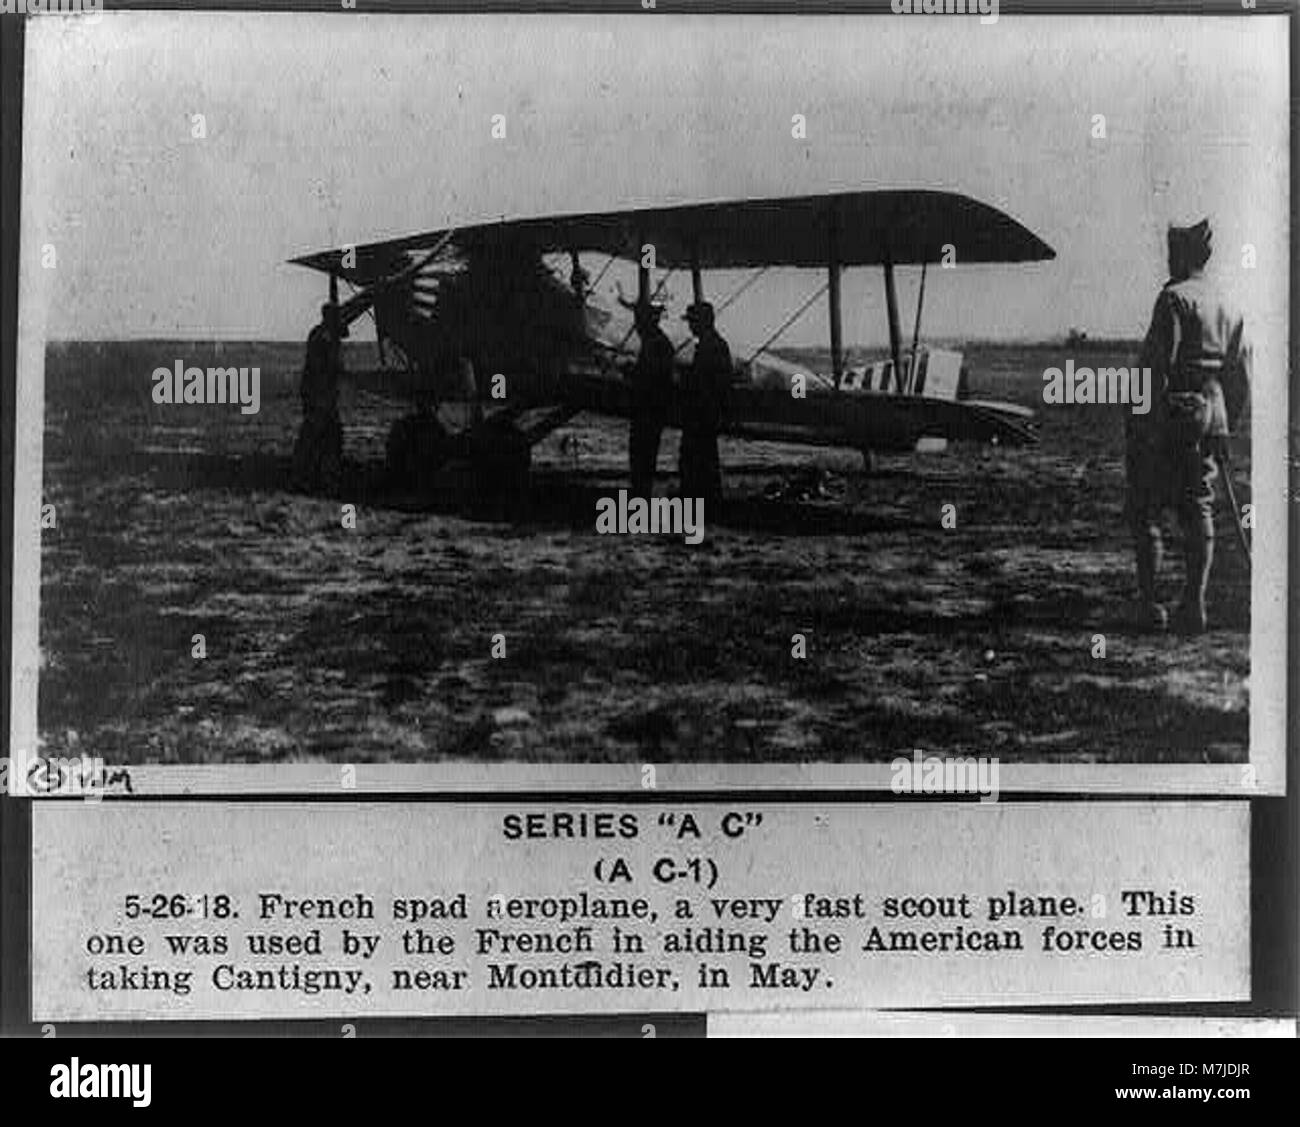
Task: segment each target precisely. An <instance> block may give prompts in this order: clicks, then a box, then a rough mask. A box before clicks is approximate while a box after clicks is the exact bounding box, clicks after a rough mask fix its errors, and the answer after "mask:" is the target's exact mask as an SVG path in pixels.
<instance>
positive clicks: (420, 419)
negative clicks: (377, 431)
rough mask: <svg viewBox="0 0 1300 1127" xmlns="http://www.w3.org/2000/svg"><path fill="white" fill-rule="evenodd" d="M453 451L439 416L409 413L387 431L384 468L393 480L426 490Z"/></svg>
mask: <svg viewBox="0 0 1300 1127" xmlns="http://www.w3.org/2000/svg"><path fill="white" fill-rule="evenodd" d="M451 453H452V438H451V436H450V435H449V434H448V433H447V429H446V428H445V427H444V426H443V425H442V423H441V422H439V421H438V417H437V415H434V414H432V413H430V412H422V413H420V414H417V415H406V416H404V417H403V418H400V419H398V420H397V422H395V423H394V424H393V426H392V429H391V430H389V432H388V444H387V447H386V450H385V460H384V467H385V469H386V470H387V472H388V478H389V480H390V481H393V482H397V483H400V484H402V485H404V486H412V487H414V488H416V489H427V488H428V487H429V486H430V485H432V483H433V479H434V478H435V477H436V475H437V473H438V471H439V470H441V469H442V467H443V466H444V465H445V464H446V462H447V459H448V458H449V457H450V456H451Z"/></svg>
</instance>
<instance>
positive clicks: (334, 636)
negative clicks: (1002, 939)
mask: <svg viewBox="0 0 1300 1127" xmlns="http://www.w3.org/2000/svg"><path fill="white" fill-rule="evenodd" d="M216 349H217V346H214V345H212V344H210V343H206V344H203V343H180V342H152V343H151V342H135V343H131V344H101V345H94V344H63V345H58V344H56V345H52V346H51V347H50V350H49V353H48V357H47V365H46V400H47V411H46V420H45V458H46V461H45V483H44V496H43V499H44V501H46V502H53V503H54V504H55V505H56V508H57V514H58V525H57V528H55V529H48V530H46V531H45V532H44V533H43V544H42V568H43V572H42V588H41V600H42V605H41V668H42V676H41V682H40V725H41V730H42V738H43V740H44V742H45V745H46V748H47V750H48V751H50V752H51V753H53V752H56V751H57V752H63V751H70V750H76V751H77V752H79V753H86V754H99V755H103V756H105V757H106V758H109V759H110V761H113V762H121V763H141V762H164V763H193V762H256V763H263V762H265V763H270V762H285V761H304V760H306V761H319V760H338V761H349V762H359V761H397V760H401V761H417V762H435V761H443V760H450V759H468V760H479V761H484V760H487V761H497V760H509V759H528V760H533V761H557V762H569V761H629V762H636V761H649V762H654V761H659V762H664V761H669V760H693V761H700V762H709V761H741V762H760V761H793V762H807V761H814V762H816V761H847V762H852V761H877V760H888V759H890V758H892V757H893V756H894V755H896V754H897V753H899V752H906V753H910V751H911V749H913V748H920V749H922V750H924V751H927V752H931V753H936V754H943V753H958V752H960V753H966V754H983V755H998V756H1000V757H1002V758H1003V760H1004V761H1006V762H1017V761H1025V762H1032V761H1037V762H1042V761H1063V762H1073V763H1082V762H1130V761H1134V762H1181V763H1186V762H1191V763H1202V762H1244V761H1245V759H1246V756H1247V731H1248V707H1249V701H1248V678H1249V628H1250V622H1249V571H1248V568H1247V565H1246V563H1245V561H1244V558H1243V557H1242V555H1241V552H1240V549H1239V548H1238V547H1237V545H1236V543H1235V541H1234V539H1233V536H1232V534H1231V531H1230V526H1229V525H1228V519H1229V518H1228V517H1227V516H1226V515H1225V513H1224V512H1223V510H1222V507H1221V509H1220V528H1221V531H1220V537H1219V555H1218V560H1217V563H1216V568H1215V573H1214V578H1213V582H1212V591H1211V606H1210V613H1211V618H1212V627H1213V629H1212V631H1211V633H1209V634H1208V635H1207V636H1205V637H1203V638H1199V639H1195V640H1183V639H1177V638H1170V637H1142V636H1139V635H1135V634H1133V633H1131V632H1130V631H1129V630H1128V628H1127V626H1126V621H1127V619H1126V612H1127V608H1128V600H1129V599H1130V597H1131V595H1132V564H1131V553H1130V551H1129V546H1128V537H1127V534H1126V531H1125V528H1124V525H1123V521H1122V517H1121V510H1122V503H1123V476H1122V465H1123V462H1122V458H1123V418H1122V414H1121V412H1122V411H1123V410H1125V409H1126V408H1122V407H1091V406H1074V407H1044V406H1043V404H1042V402H1041V398H1040V389H1041V378H1040V375H1041V372H1042V370H1043V368H1044V367H1046V366H1047V365H1049V364H1053V363H1060V362H1061V361H1062V360H1063V358H1064V353H1063V350H1062V349H1060V348H1056V349H1048V348H1039V347H1034V346H987V347H972V348H970V349H968V350H967V357H968V364H969V366H970V369H971V391H972V393H973V394H976V395H979V396H981V397H989V398H993V397H996V398H1005V399H1011V400H1013V401H1018V402H1021V403H1025V404H1027V405H1030V406H1035V407H1037V408H1038V410H1039V419H1040V423H1041V426H1040V434H1041V439H1042V441H1041V444H1040V445H1039V446H1038V447H1036V448H1033V449H1029V450H999V449H993V448H978V447H958V448H950V449H949V451H947V452H945V453H942V454H935V455H925V456H918V455H897V456H882V457H880V458H879V460H878V463H877V466H876V469H875V472H873V473H872V474H870V475H865V474H863V473H862V471H861V463H860V460H859V459H858V457H857V456H856V455H854V454H851V453H848V452H827V451H816V450H811V449H803V448H783V447H777V446H772V445H765V444H740V443H733V442H724V444H723V460H724V466H725V473H726V479H727V489H728V495H729V499H730V501H731V504H730V505H729V510H728V513H727V514H726V517H725V519H724V521H723V522H722V523H717V522H713V521H709V523H708V527H707V535H706V537H705V539H704V542H703V543H702V544H701V545H699V546H697V547H689V546H686V545H683V544H682V543H681V541H680V540H679V539H677V540H675V539H674V538H672V537H669V536H661V537H651V536H642V537H635V536H624V537H610V536H598V535H596V533H595V531H594V516H595V501H596V499H597V498H599V497H601V496H605V495H611V494H613V493H615V492H616V491H617V489H618V488H620V487H622V486H624V485H625V484H626V476H625V474H626V466H625V426H624V425H623V424H620V423H617V422H612V421H608V420H600V419H596V418H589V417H586V416H580V417H578V418H577V419H575V420H574V421H573V423H572V424H571V425H570V426H569V427H566V428H565V429H564V430H563V431H561V432H558V433H557V434H556V435H554V436H552V437H551V438H549V439H547V440H546V441H545V442H544V443H543V444H542V445H541V446H540V447H539V448H538V449H537V451H536V452H535V458H534V475H533V488H532V495H531V497H530V499H529V502H528V504H527V505H526V506H525V507H524V508H523V509H522V511H521V512H518V513H516V514H514V515H512V516H508V517H507V516H501V515H494V514H485V513H478V514H475V513H467V512H464V511H459V510H458V509H457V508H456V507H455V506H454V505H449V504H446V503H436V504H431V503H430V502H429V500H428V499H427V498H424V499H421V498H414V497H411V496H409V495H405V496H403V495H398V494H394V493H392V492H391V491H387V490H385V489H384V488H383V486H382V484H381V482H380V475H379V472H378V471H379V469H380V467H381V463H382V459H383V447H384V439H385V436H386V433H387V428H388V426H389V425H390V424H391V422H392V421H393V420H394V419H395V418H396V417H397V416H398V415H399V414H400V413H401V410H400V408H397V407H394V406H393V405H391V404H388V403H385V402H383V401H381V400H379V399H377V398H376V397H374V396H372V395H369V394H366V393H364V392H358V391H356V390H355V389H351V390H348V391H346V392H345V395H344V400H343V404H342V407H343V416H344V424H345V434H346V450H347V455H348V458H349V466H348V473H347V479H346V481H345V483H344V486H343V488H342V489H341V491H340V492H339V494H338V496H336V497H331V498H320V497H310V496H304V495H300V494H297V493H295V492H292V491H291V490H290V489H289V488H288V486H287V481H288V464H289V456H290V452H291V450H292V446H293V440H294V435H295V432H296V428H297V423H298V402H297V372H298V369H299V367H300V365H301V346H300V345H297V344H289V345H286V344H258V343H247V344H225V345H222V346H220V355H219V356H218V355H217V352H216ZM176 358H181V359H183V360H185V361H186V362H187V363H193V364H199V365H206V364H209V363H221V364H223V365H226V364H236V365H238V364H246V365H252V364H257V365H259V366H260V367H261V372H262V386H261V411H260V412H259V413H258V414H257V415H241V414H240V413H239V411H238V409H237V408H232V407H220V406H214V407H198V406H189V407H167V406H158V405H155V404H154V403H152V401H151V399H150V395H149V392H150V389H151V386H152V385H151V382H150V379H149V373H150V372H152V370H153V368H154V367H156V366H158V365H165V366H170V365H171V364H172V362H173V361H174V360H175V359H176ZM1131 359H1132V356H1131V352H1130V351H1129V350H1127V349H1124V348H1116V349H1115V351H1113V352H1107V351H1104V350H1102V351H1098V352H1096V353H1095V355H1091V356H1090V357H1089V360H1090V361H1095V362H1096V363H1099V364H1100V363H1105V364H1127V363H1129V362H1131ZM364 362H367V363H368V362H371V361H370V360H369V359H367V360H366V361H364ZM566 439H568V441H565V440H566ZM1248 445H1249V444H1248V441H1247V440H1246V439H1239V440H1237V447H1238V448H1237V449H1236V450H1235V452H1234V454H1235V458H1236V463H1237V471H1238V477H1239V485H1238V488H1239V490H1240V494H1241V496H1242V499H1243V500H1248V499H1249V448H1248ZM676 446H677V442H676V436H675V435H670V436H667V441H666V444H665V448H664V449H663V450H662V451H661V454H660V471H661V473H660V481H659V490H660V491H661V492H668V491H670V490H672V489H674V488H675V487H676V481H675V468H676ZM814 466H815V467H820V468H822V469H824V470H825V471H827V473H826V475H825V477H824V478H823V479H822V484H823V486H824V488H823V490H822V491H819V492H816V493H815V494H814V495H813V496H812V497H810V498H807V499H799V498H795V497H793V496H792V492H793V491H792V490H788V489H787V490H785V491H784V493H781V491H780V490H774V489H773V486H774V485H775V486H780V485H781V484H782V483H788V482H790V481H791V480H792V479H793V477H794V476H795V475H797V473H798V472H799V471H800V470H802V469H805V468H807V467H814ZM773 493H781V495H780V496H776V497H775V498H774V497H773ZM345 503H352V504H355V505H356V506H357V527H356V529H355V530H350V529H345V528H344V527H342V522H341V519H340V514H341V506H342V505H343V504H345ZM946 504H952V505H955V506H956V512H957V527H956V528H955V529H944V528H943V527H942V526H941V524H940V514H941V510H942V507H943V506H944V505H946ZM708 517H709V514H706V521H707V520H708ZM1171 546H1172V548H1173V550H1172V551H1171V552H1170V553H1169V555H1170V562H1171V564H1172V570H1171V571H1170V573H1169V575H1168V577H1167V580H1166V582H1167V597H1168V599H1169V600H1172V599H1174V598H1175V597H1176V595H1177V590H1178V584H1179V582H1180V581H1181V563H1180V553H1179V551H1178V548H1179V545H1178V542H1177V540H1176V539H1173V540H1171ZM796 633H803V634H805V635H807V639H808V656H807V658H806V659H804V660H798V659H795V658H792V657H791V637H792V635H794V634H796ZM194 634H203V635H204V639H205V645H206V657H204V658H203V659H201V660H200V659H195V658H193V657H192V656H191V647H192V636H193V635H194ZM494 634H504V635H505V639H506V656H505V658H504V659H493V658H492V657H491V647H492V637H493V635H494ZM1096 635H1103V636H1104V638H1105V656H1104V657H1096V656H1093V655H1094V651H1095V650H1096V642H1095V636H1096Z"/></svg>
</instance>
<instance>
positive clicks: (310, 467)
mask: <svg viewBox="0 0 1300 1127" xmlns="http://www.w3.org/2000/svg"><path fill="white" fill-rule="evenodd" d="M347 335H348V330H347V327H346V326H345V325H344V324H343V323H342V319H341V317H340V316H339V307H338V305H336V304H335V303H334V302H328V301H327V302H326V303H325V304H324V305H322V306H321V321H320V324H319V325H317V326H316V327H315V328H314V329H312V331H311V333H310V334H309V335H308V337H307V359H306V362H305V363H304V365H303V370H302V384H301V388H300V391H301V395H302V426H301V427H300V428H299V430H298V441H297V442H296V443H295V444H294V448H293V470H294V477H295V479H296V480H297V482H298V485H299V486H300V487H301V488H304V489H319V488H322V487H323V488H327V489H328V488H332V487H333V486H334V485H336V484H337V483H338V477H339V473H340V472H341V470H342V466H343V425H342V424H341V423H340V422H339V409H338V404H339V374H340V372H341V370H342V346H343V338H344V337H346V336H347Z"/></svg>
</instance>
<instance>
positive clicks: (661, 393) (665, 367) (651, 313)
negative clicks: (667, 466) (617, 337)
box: [625, 302, 674, 497]
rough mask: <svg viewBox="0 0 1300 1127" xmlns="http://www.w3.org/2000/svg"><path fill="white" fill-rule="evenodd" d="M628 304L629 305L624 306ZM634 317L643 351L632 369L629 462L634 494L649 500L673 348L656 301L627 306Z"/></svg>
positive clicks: (670, 386) (670, 384)
mask: <svg viewBox="0 0 1300 1127" xmlns="http://www.w3.org/2000/svg"><path fill="white" fill-rule="evenodd" d="M625 304H628V303H625ZM628 308H630V309H631V310H632V315H633V317H634V318H635V324H636V333H637V336H638V337H640V338H641V350H640V352H639V353H638V354H637V358H636V364H635V365H634V366H633V368H632V422H631V426H630V427H629V430H628V443H627V445H628V460H629V461H630V463H631V469H632V495H633V496H634V497H649V496H650V495H651V493H652V492H653V491H654V477H655V470H656V468H657V467H658V462H659V439H660V436H661V435H662V434H663V429H664V423H665V422H666V421H667V415H668V401H669V399H670V398H671V396H672V390H673V368H674V364H673V345H672V341H670V340H669V339H668V337H667V336H666V335H665V333H664V331H663V329H661V328H660V327H659V318H660V317H661V316H663V311H664V307H663V306H662V305H657V304H655V303H654V302H637V303H636V304H635V305H631V304H628Z"/></svg>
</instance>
